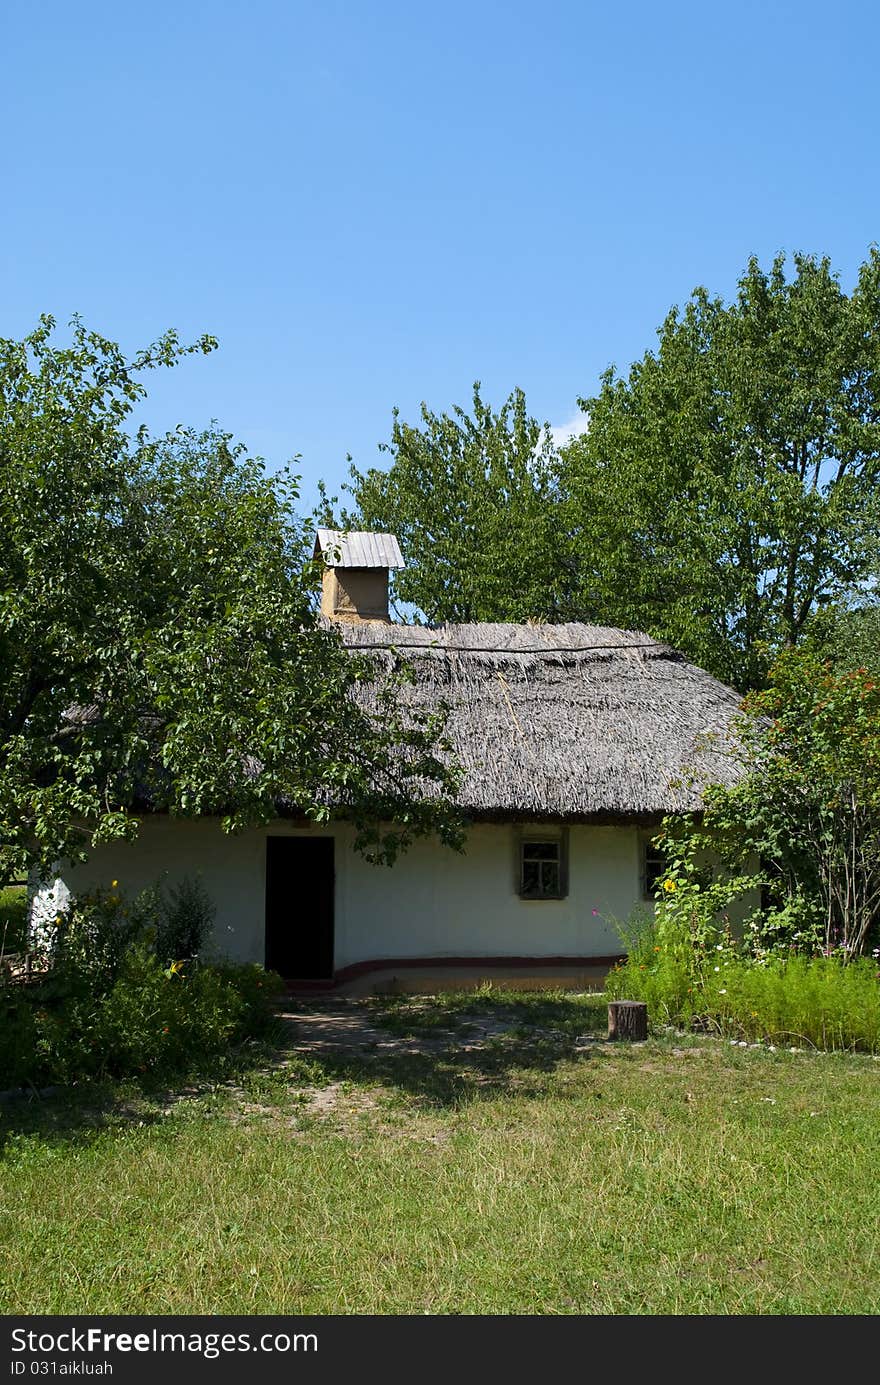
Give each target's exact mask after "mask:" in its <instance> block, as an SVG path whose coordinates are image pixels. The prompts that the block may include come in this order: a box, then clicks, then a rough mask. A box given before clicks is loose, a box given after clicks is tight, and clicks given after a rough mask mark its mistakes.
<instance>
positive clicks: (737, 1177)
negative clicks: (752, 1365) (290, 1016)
mask: <svg viewBox="0 0 880 1385" xmlns="http://www.w3.org/2000/svg"><path fill="white" fill-rule="evenodd" d="M352 1013H353V1015H354V1017H355V1020H356V1022H357V1026H359V1028H358V1027H356V1029H355V1031H354V1034H353V1036H352V1037H351V1038H350V1040H349V1042H348V1045H347V1047H342V1046H340V1045H339V1044H338V1043H336V1042H335V1041H334V1040H333V1039H332V1035H331V1041H330V1042H329V1043H325V1044H324V1045H323V1046H322V1045H321V1044H320V1043H319V1044H317V1045H316V1046H315V1047H314V1048H313V1049H311V1050H310V1049H309V1048H307V1047H306V1048H300V1049H297V1048H296V1047H295V1045H296V1044H297V1043H299V1044H301V1045H303V1044H307V1043H308V1041H309V1040H308V1036H309V1033H310V1025H309V1021H308V1019H305V1020H303V1021H302V1022H301V1023H300V1024H299V1027H298V1030H297V1031H295V1032H292V1033H291V1034H290V1035H289V1036H288V1038H287V1040H286V1044H285V1045H283V1046H282V1047H281V1048H280V1049H279V1050H278V1051H277V1052H274V1053H262V1054H261V1053H258V1052H256V1051H253V1052H252V1054H251V1057H250V1059H249V1061H248V1062H247V1063H245V1061H244V1058H242V1057H239V1059H237V1060H236V1061H237V1064H238V1067H237V1070H235V1071H233V1070H232V1069H231V1068H230V1069H229V1070H228V1072H227V1073H226V1075H225V1077H224V1078H223V1079H222V1080H221V1079H220V1078H219V1077H217V1078H215V1080H213V1081H210V1082H209V1081H203V1082H201V1083H193V1084H191V1085H190V1086H188V1087H186V1088H184V1089H183V1090H181V1091H179V1092H175V1093H167V1092H166V1093H155V1092H154V1093H152V1094H145V1093H144V1092H143V1091H133V1090H130V1091H128V1092H120V1091H118V1090H117V1091H114V1092H111V1091H108V1090H98V1089H92V1090H89V1091H85V1092H82V1093H79V1094H78V1095H77V1096H76V1097H75V1098H74V1097H68V1098H55V1099H51V1100H47V1101H45V1102H42V1103H38V1102H33V1103H22V1102H17V1103H12V1104H6V1105H4V1106H2V1107H0V1122H2V1133H3V1155H2V1160H3V1162H2V1171H0V1309H2V1311H3V1312H5V1313H12V1312H23V1313H73V1312H78V1313H83V1312H89V1313H236V1312H237V1313H383V1314H395V1313H441V1314H442V1313H541V1314H548V1313H549V1314H569V1313H630V1314H631V1313H835V1314H840V1313H873V1312H876V1311H877V1310H878V1307H880V1294H878V1287H877V1285H878V1279H880V1256H878V1249H877V1247H878V1235H877V1233H878V1213H880V1201H878V1192H877V1190H878V1187H880V1148H878V1141H877V1136H876V1132H877V1129H878V1122H880V1062H878V1061H877V1060H876V1059H873V1058H871V1057H867V1056H855V1055H853V1056H847V1055H840V1054H828V1055H826V1054H816V1053H812V1052H797V1053H790V1052H787V1051H785V1052H770V1051H768V1050H767V1049H758V1048H739V1047H733V1046H732V1045H730V1044H729V1043H727V1042H725V1041H722V1040H717V1039H707V1038H697V1037H695V1036H694V1037H691V1036H682V1035H675V1034H672V1033H670V1034H668V1035H661V1036H658V1037H655V1038H652V1039H651V1040H649V1041H648V1043H647V1044H644V1045H637V1046H634V1047H624V1046H613V1045H609V1044H607V1043H605V1042H602V1041H601V1039H600V1038H598V1037H597V1036H599V1035H600V1034H601V1033H602V1032H603V1030H604V1021H605V1007H604V1004H603V1003H602V1001H601V999H600V998H596V997H580V998H575V997H563V996H549V997H548V996H537V997H535V996H531V997H529V996H521V997H507V998H499V997H493V996H482V997H479V996H478V997H474V996H473V995H471V996H446V997H443V998H441V999H438V1000H437V1001H428V1000H424V999H417V998H413V999H405V1000H399V1001H394V1002H391V1001H389V1002H387V1003H386V1002H383V1003H378V1002H377V1003H372V1004H363V1003H362V1004H361V1005H360V1006H355V1007H352ZM316 1014H317V1016H318V1018H319V1019H320V1017H321V1010H320V1008H319V1007H316Z"/></svg>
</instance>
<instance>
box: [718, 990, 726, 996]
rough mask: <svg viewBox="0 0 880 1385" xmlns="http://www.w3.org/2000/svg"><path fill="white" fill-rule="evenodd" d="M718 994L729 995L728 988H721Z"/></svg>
mask: <svg viewBox="0 0 880 1385" xmlns="http://www.w3.org/2000/svg"><path fill="white" fill-rule="evenodd" d="M718 994H719V995H727V991H726V990H720V991H719V992H718Z"/></svg>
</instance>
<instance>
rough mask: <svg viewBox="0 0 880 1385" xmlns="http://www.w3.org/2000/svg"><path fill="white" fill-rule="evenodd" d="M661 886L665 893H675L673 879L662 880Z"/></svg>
mask: <svg viewBox="0 0 880 1385" xmlns="http://www.w3.org/2000/svg"><path fill="white" fill-rule="evenodd" d="M663 888H664V890H665V891H666V893H667V894H674V893H675V881H674V880H664V881H663Z"/></svg>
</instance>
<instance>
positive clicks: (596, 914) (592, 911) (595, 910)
mask: <svg viewBox="0 0 880 1385" xmlns="http://www.w3.org/2000/svg"><path fill="white" fill-rule="evenodd" d="M591 913H592V915H593V918H594V919H597V918H598V917H599V910H598V909H593V910H591Z"/></svg>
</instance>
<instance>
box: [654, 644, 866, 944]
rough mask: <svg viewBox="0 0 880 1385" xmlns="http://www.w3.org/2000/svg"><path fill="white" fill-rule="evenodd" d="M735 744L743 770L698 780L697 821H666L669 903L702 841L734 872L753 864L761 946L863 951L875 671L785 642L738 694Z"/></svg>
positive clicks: (687, 879)
mask: <svg viewBox="0 0 880 1385" xmlns="http://www.w3.org/2000/svg"><path fill="white" fill-rule="evenodd" d="M735 753H736V754H737V755H738V757H739V759H740V761H741V764H742V767H743V774H742V776H741V778H740V779H739V780H738V781H737V782H736V783H735V784H733V785H732V786H729V787H714V788H710V789H709V790H708V791H707V793H706V795H705V815H704V818H703V821H702V822H700V823H695V822H694V821H692V820H690V821H684V820H669V821H668V822H667V824H666V833H667V846H668V854H669V858H670V861H671V865H672V869H671V873H670V876H671V878H670V879H669V880H668V881H667V882H666V884H665V889H667V890H668V889H670V887H671V889H672V893H673V895H674V899H673V903H674V904H675V905H676V907H678V903H677V901H678V900H679V899H680V898H681V902H682V907H684V906H687V907H688V908H690V907H692V905H693V904H694V888H695V884H694V882H696V883H697V884H698V885H700V884H701V880H700V877H701V870H702V865H701V863H702V862H704V861H705V853H706V851H707V850H711V851H714V852H718V853H719V854H720V856H721V859H722V861H723V862H724V864H725V865H726V866H727V867H728V868H729V869H731V870H733V871H735V872H747V873H748V872H750V871H753V870H754V869H755V868H756V866H757V865H758V863H759V864H760V877H761V879H762V880H763V884H764V887H765V901H764V902H765V906H766V907H765V910H764V917H763V921H756V937H755V941H756V943H757V944H758V946H759V947H760V946H769V947H772V946H773V945H774V944H776V943H780V942H781V943H783V944H786V945H788V944H790V943H794V944H795V945H796V946H798V947H800V948H807V949H809V948H810V947H813V948H815V949H818V948H821V949H822V950H824V951H826V952H831V951H839V952H840V953H842V955H843V956H844V957H851V956H854V955H856V954H858V953H860V952H863V951H864V950H865V948H866V947H867V946H868V945H869V944H871V943H872V942H873V941H874V940H875V939H876V938H877V934H878V929H880V679H877V678H875V677H874V676H872V675H871V674H870V673H869V672H868V671H867V670H865V669H863V668H861V669H851V670H848V671H844V672H836V671H835V670H834V669H833V668H832V666H831V664H830V663H829V662H827V661H824V660H822V659H821V658H820V657H819V656H818V655H817V654H816V653H815V652H813V651H812V650H810V649H807V648H801V649H789V650H786V651H784V652H783V653H782V654H781V655H780V656H779V658H778V659H777V661H776V663H775V664H774V666H773V668H772V669H771V671H770V675H769V679H768V686H767V687H766V688H765V689H763V690H757V691H754V692H752V693H750V694H749V695H748V696H747V697H746V699H745V701H744V703H743V715H742V717H741V719H740V722H739V727H738V743H737V746H736V751H735ZM705 883H706V882H702V884H701V888H703V889H704V888H705ZM746 883H749V882H746ZM683 886H687V887H688V888H687V889H683V888H681V887H683ZM721 888H723V884H722V887H721Z"/></svg>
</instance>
